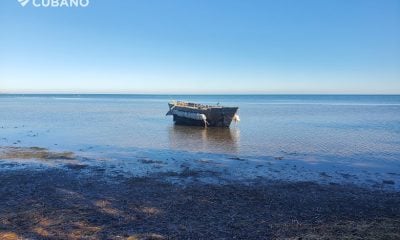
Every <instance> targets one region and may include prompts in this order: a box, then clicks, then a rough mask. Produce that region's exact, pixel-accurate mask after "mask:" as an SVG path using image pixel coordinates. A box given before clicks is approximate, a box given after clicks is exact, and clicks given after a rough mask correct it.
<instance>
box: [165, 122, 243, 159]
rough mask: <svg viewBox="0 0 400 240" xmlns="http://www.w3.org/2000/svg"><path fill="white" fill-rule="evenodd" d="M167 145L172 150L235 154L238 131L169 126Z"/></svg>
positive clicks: (237, 143)
mask: <svg viewBox="0 0 400 240" xmlns="http://www.w3.org/2000/svg"><path fill="white" fill-rule="evenodd" d="M168 132H169V144H170V148H172V149H182V150H186V151H198V152H210V151H211V152H220V153H237V152H238V151H239V149H238V146H239V139H240V131H239V129H238V128H237V127H232V128H230V129H229V128H202V127H190V126H179V125H171V126H170V127H169V131H168Z"/></svg>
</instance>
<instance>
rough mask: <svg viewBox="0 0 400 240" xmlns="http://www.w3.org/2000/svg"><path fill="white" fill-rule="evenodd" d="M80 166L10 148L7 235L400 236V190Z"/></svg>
mask: <svg viewBox="0 0 400 240" xmlns="http://www.w3.org/2000/svg"><path fill="white" fill-rule="evenodd" d="M79 160H80V159H78V158H77V157H76V156H75V155H74V154H73V153H70V152H51V151H48V150H47V149H43V148H17V147H14V148H7V149H5V148H3V150H2V151H1V153H0V162H1V164H0V182H1V183H2V184H1V185H0V202H1V205H0V239H7V240H8V239H129V240H133V239H399V238H400V233H399V231H398V229H400V217H399V216H400V193H399V192H398V191H388V190H385V189H380V190H379V189H371V188H365V187H358V186H355V185H352V184H347V183H346V184H337V183H333V182H332V183H330V184H329V183H328V184H318V183H313V182H301V181H292V182H290V181H279V180H271V179H267V178H262V177H260V178H257V180H256V181H252V182H241V181H230V182H229V181H226V179H225V180H224V181H222V180H221V179H220V178H223V176H221V175H220V174H218V173H216V172H212V171H204V170H201V169H192V168H190V167H188V166H184V167H183V168H182V169H181V170H180V171H165V172H152V173H149V174H147V175H145V176H129V175H127V174H126V173H125V172H123V171H120V172H119V171H118V170H115V171H110V170H109V169H107V168H104V167H101V166H93V165H89V164H84V163H82V161H79ZM140 161H141V164H143V165H144V166H148V165H156V166H157V165H160V162H159V161H157V160H151V159H141V160H140ZM34 162H42V163H45V165H46V166H47V167H43V166H41V167H33V166H35V165H32V167H30V166H31V165H30V163H34ZM20 166H23V167H20ZM202 179H214V180H215V181H210V182H214V183H210V182H204V181H201V180H202ZM172 180H173V181H172ZM219 182H223V184H220V183H219ZM388 184H389V185H390V183H388Z"/></svg>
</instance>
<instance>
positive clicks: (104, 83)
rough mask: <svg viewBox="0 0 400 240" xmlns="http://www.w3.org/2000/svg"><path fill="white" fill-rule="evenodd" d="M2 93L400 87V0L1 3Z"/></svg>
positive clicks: (303, 90) (390, 89) (338, 90)
mask: <svg viewBox="0 0 400 240" xmlns="http://www.w3.org/2000/svg"><path fill="white" fill-rule="evenodd" d="M0 92H9V93H10V92H37V93H47V92H74V93H76V92H80V93H94V92H99V93H400V0H372V1H371V0H275V1H270V0H91V1H90V6H89V7H87V8H81V9H69V8H62V9H56V8H34V7H32V6H30V5H28V6H26V7H21V6H20V5H19V3H18V2H17V0H1V1H0Z"/></svg>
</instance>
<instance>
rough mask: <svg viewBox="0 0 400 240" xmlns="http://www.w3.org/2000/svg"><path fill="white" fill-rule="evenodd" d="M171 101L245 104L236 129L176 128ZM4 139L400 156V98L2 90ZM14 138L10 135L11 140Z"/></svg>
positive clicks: (242, 151)
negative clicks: (8, 92)
mask: <svg viewBox="0 0 400 240" xmlns="http://www.w3.org/2000/svg"><path fill="white" fill-rule="evenodd" d="M171 99H179V100H191V101H196V102H202V103H209V104H215V103H220V104H223V105H228V106H239V107H240V112H239V113H240V117H241V120H242V122H240V123H239V124H238V125H235V124H233V125H232V127H231V129H207V130H204V129H201V128H193V127H182V126H174V124H173V123H172V119H171V118H170V117H167V116H165V113H166V112H167V108H168V107H167V102H168V101H170V100H171ZM0 114H1V119H0V127H3V128H1V132H0V134H1V138H2V139H1V140H0V141H1V144H2V145H7V144H8V145H9V144H13V143H15V142H17V141H18V140H19V141H21V144H23V145H28V146H30V145H53V144H58V145H63V146H66V147H70V148H79V147H80V146H83V145H88V144H89V145H94V146H107V145H108V146H117V147H137V148H151V149H173V150H186V151H194V152H208V153H228V154H243V155H251V156H261V155H265V156H274V155H280V154H312V155H326V156H337V157H347V158H358V157H359V156H360V155H363V156H368V158H369V159H375V160H388V161H389V160H390V161H396V160H398V157H399V153H400V96H358V95H357V96H350V95H348V96H317V95H266V96H265V95H264V96H244V95H243V96H164V95H2V96H1V97H0ZM4 138H6V139H4Z"/></svg>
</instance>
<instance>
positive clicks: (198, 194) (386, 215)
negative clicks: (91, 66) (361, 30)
mask: <svg viewBox="0 0 400 240" xmlns="http://www.w3.org/2000/svg"><path fill="white" fill-rule="evenodd" d="M180 97H181V98H184V97H185V96H180ZM186 97H187V96H186ZM195 98H196V97H195ZM197 98H200V100H202V101H203V102H204V101H206V102H207V101H210V102H212V101H216V100H217V98H221V99H223V100H224V101H225V102H223V103H225V104H228V105H229V104H231V105H238V106H239V107H241V112H240V114H241V119H243V120H242V123H240V124H239V125H233V126H231V128H230V129H213V128H209V129H203V128H191V127H182V126H174V125H173V123H172V120H171V119H169V118H167V117H165V116H164V114H165V112H166V110H167V106H166V102H167V100H168V99H166V97H165V96H124V97H121V96H97V97H96V96H75V95H68V96H59V95H50V96H7V97H3V98H0V110H1V112H2V113H7V114H4V115H2V122H1V124H0V182H1V183H2V184H1V186H0V202H1V203H2V204H1V206H0V239H7V240H8V239H34V240H36V239H129V240H132V239H332V238H335V239H398V238H399V237H400V235H399V231H398V229H399V228H400V218H399V216H400V207H399V206H400V191H399V189H400V187H399V184H400V171H399V169H400V164H399V161H398V157H399V155H400V151H399V146H400V144H399V142H398V140H396V139H398V138H397V137H398V136H399V134H400V132H398V125H397V124H396V123H398V121H399V119H398V116H397V114H395V113H396V112H397V111H398V110H399V107H400V101H399V99H398V97H387V96H386V97H385V96H383V97H381V98H375V99H373V100H372V101H371V100H368V101H367V100H366V99H370V98H361V99H360V97H342V98H341V97H339V98H338V99H335V98H332V97H329V98H326V97H322V98H321V97H314V98H311V99H309V98H310V97H309V96H307V97H302V96H298V97H293V96H287V97H282V96H278V97H275V98H272V99H271V98H270V97H263V96H261V97H259V98H256V99H254V97H253V96H250V97H241V98H240V97H239V100H240V101H238V100H237V99H236V98H233V97H232V98H231V97H226V96H218V97H216V96H212V97H209V96H206V97H204V96H203V97H200V96H197ZM232 99H234V100H232ZM28 103H29V104H28ZM143 105H144V106H145V107H142V108H140V106H143ZM164 108H165V109H164ZM326 108H329V109H330V112H331V113H330V114H329V115H326V114H327V110H325V111H323V110H322V109H326ZM249 109H252V111H249ZM354 109H358V110H357V112H355V111H354ZM164 110H165V111H164ZM254 111H256V112H258V113H262V112H266V113H267V114H265V115H262V114H259V115H258V116H257V118H254V116H252V112H254ZM310 111H312V112H313V114H312V115H311V116H310V115H309V113H310ZM320 111H323V112H322V113H321V112H320ZM366 114H367V115H366ZM278 116H279V117H278ZM284 116H286V117H284ZM366 116H368V117H366ZM274 119H275V120H274ZM246 121H247V123H246ZM249 122H250V123H255V122H259V123H258V124H255V125H253V124H249ZM289 132H290V133H291V134H290V135H288V134H289Z"/></svg>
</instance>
